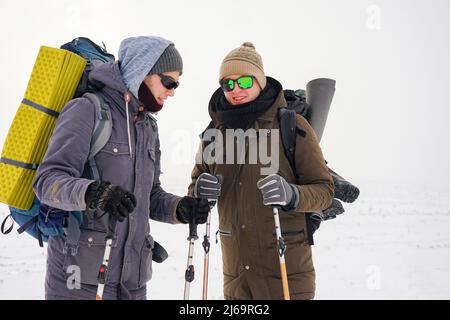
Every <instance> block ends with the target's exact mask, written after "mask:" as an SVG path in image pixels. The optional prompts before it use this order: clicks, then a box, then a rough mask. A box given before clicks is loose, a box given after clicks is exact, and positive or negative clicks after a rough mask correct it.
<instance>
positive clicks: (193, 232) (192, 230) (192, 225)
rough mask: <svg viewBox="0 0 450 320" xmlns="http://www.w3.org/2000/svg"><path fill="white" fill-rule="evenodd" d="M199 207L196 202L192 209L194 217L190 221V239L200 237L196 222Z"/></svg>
mask: <svg viewBox="0 0 450 320" xmlns="http://www.w3.org/2000/svg"><path fill="white" fill-rule="evenodd" d="M197 208H198V204H197V203H194V206H193V208H192V210H193V213H192V219H191V221H190V222H189V238H188V240H190V239H194V240H197V239H198V235H197V224H196V223H195V216H196V215H197Z"/></svg>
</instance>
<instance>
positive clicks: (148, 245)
mask: <svg viewBox="0 0 450 320" xmlns="http://www.w3.org/2000/svg"><path fill="white" fill-rule="evenodd" d="M154 246H155V242H154V240H153V237H152V236H151V235H149V234H148V235H146V236H145V239H144V244H143V245H142V248H141V259H140V263H139V283H138V286H139V288H140V287H142V286H144V285H145V284H146V283H147V282H148V281H149V280H150V279H151V278H152V256H153V252H152V250H153V248H154Z"/></svg>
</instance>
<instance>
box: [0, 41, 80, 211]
mask: <svg viewBox="0 0 450 320" xmlns="http://www.w3.org/2000/svg"><path fill="white" fill-rule="evenodd" d="M85 66H86V61H85V60H84V59H83V58H82V57H81V56H79V55H77V54H75V53H72V52H69V51H67V50H62V49H55V48H50V47H45V46H42V47H41V48H40V50H39V53H38V56H37V58H36V62H35V64H34V67H33V71H32V72H31V76H30V79H29V81H28V85H27V89H26V92H25V95H24V99H23V100H22V102H21V104H20V106H19V108H18V109H17V112H16V115H15V117H14V120H13V122H12V124H11V127H10V129H9V131H8V135H7V136H6V140H5V143H4V145H3V150H2V153H1V159H0V202H3V203H6V204H8V205H9V206H12V207H15V208H19V209H21V210H28V209H30V208H31V206H32V204H33V200H34V197H35V195H34V192H33V182H34V178H35V175H36V169H37V166H38V165H39V164H40V163H41V161H42V159H43V158H44V154H45V151H46V150H47V146H48V142H49V140H50V137H51V135H52V132H53V129H54V127H55V124H56V119H57V117H58V115H59V112H60V111H61V109H62V108H63V107H64V105H65V104H66V103H67V102H68V101H69V100H70V99H72V97H73V95H74V93H75V89H76V88H77V86H78V82H79V81H80V78H81V75H82V74H83V71H84V68H85Z"/></svg>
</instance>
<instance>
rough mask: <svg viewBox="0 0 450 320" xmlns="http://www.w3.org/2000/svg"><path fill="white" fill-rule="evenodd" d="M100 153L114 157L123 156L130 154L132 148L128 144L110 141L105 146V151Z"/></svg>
mask: <svg viewBox="0 0 450 320" xmlns="http://www.w3.org/2000/svg"><path fill="white" fill-rule="evenodd" d="M100 152H102V153H106V154H110V155H113V156H123V155H129V154H130V147H129V145H128V143H127V142H114V141H109V142H107V143H106V144H105V146H104V147H103V149H102V150H100Z"/></svg>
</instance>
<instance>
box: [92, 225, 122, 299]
mask: <svg viewBox="0 0 450 320" xmlns="http://www.w3.org/2000/svg"><path fill="white" fill-rule="evenodd" d="M116 222H117V220H116V218H114V217H112V216H110V219H109V223H108V232H107V234H106V237H105V239H106V247H105V254H104V256H103V262H102V264H101V266H100V270H99V271H98V277H97V281H98V287H97V295H96V296H95V300H103V289H105V283H106V278H107V276H108V264H109V258H110V256H111V248H112V241H113V238H114V233H115V230H116Z"/></svg>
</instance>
